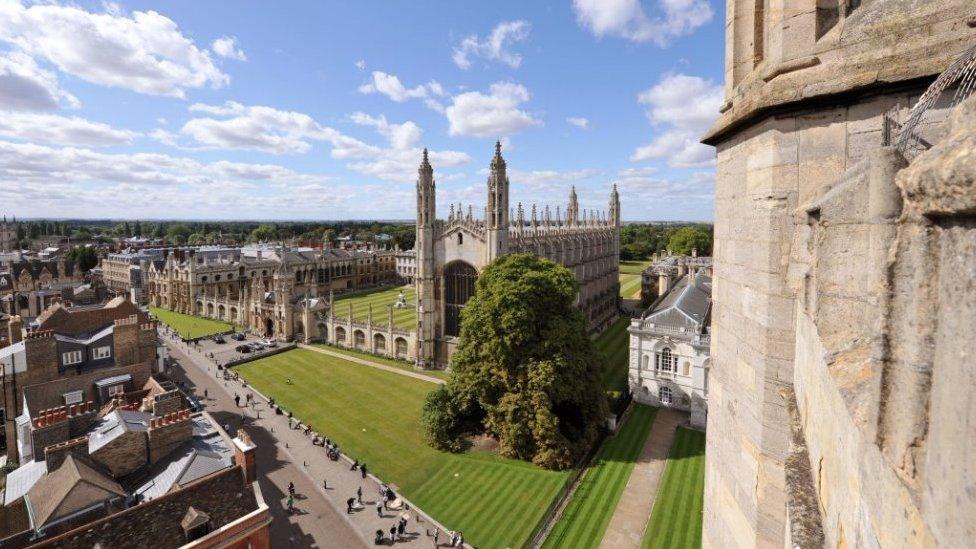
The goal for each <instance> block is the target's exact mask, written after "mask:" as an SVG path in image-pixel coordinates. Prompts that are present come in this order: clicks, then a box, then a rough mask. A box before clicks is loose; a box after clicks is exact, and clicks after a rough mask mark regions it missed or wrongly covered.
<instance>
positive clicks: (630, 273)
mask: <svg viewBox="0 0 976 549" xmlns="http://www.w3.org/2000/svg"><path fill="white" fill-rule="evenodd" d="M650 264H651V262H650V261H621V262H620V297H622V298H624V299H640V289H641V272H642V271H643V270H644V269H645V268H646V267H647V266H648V265H650Z"/></svg>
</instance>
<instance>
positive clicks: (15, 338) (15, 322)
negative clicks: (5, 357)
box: [7, 315, 24, 345]
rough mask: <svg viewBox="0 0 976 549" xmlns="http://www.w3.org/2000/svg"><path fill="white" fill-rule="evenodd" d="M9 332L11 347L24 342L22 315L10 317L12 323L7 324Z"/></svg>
mask: <svg viewBox="0 0 976 549" xmlns="http://www.w3.org/2000/svg"><path fill="white" fill-rule="evenodd" d="M7 332H8V334H7V335H8V336H9V337H10V342H9V344H10V345H13V344H14V343H20V342H21V341H23V339H24V321H23V320H22V319H21V318H20V315H14V316H11V317H10V322H9V323H8V324H7Z"/></svg>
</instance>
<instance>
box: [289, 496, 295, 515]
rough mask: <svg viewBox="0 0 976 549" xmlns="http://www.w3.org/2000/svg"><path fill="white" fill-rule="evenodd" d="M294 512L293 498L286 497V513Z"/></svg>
mask: <svg viewBox="0 0 976 549" xmlns="http://www.w3.org/2000/svg"><path fill="white" fill-rule="evenodd" d="M294 510H295V496H288V513H289V514H290V513H291V512H292V511H294Z"/></svg>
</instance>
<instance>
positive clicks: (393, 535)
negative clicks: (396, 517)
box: [390, 524, 397, 543]
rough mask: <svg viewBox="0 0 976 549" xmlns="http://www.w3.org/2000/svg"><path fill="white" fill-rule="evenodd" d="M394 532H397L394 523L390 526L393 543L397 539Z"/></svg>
mask: <svg viewBox="0 0 976 549" xmlns="http://www.w3.org/2000/svg"><path fill="white" fill-rule="evenodd" d="M396 533H397V527H396V525H395V524H394V525H393V526H390V539H391V540H392V541H393V543H396V540H397V535H396Z"/></svg>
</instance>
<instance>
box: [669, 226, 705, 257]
mask: <svg viewBox="0 0 976 549" xmlns="http://www.w3.org/2000/svg"><path fill="white" fill-rule="evenodd" d="M668 248H670V249H671V253H673V254H677V255H691V250H692V249H697V250H698V255H711V254H712V234H711V232H709V231H708V230H706V229H704V228H702V227H682V228H680V229H678V230H677V231H675V232H674V233H672V234H671V238H669V239H668Z"/></svg>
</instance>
